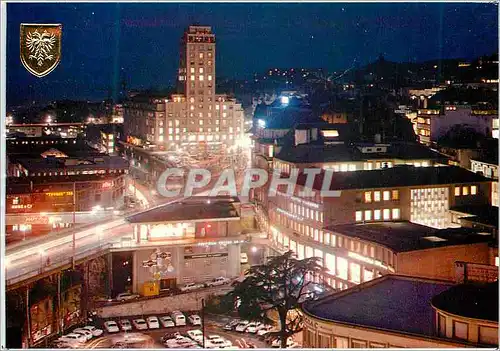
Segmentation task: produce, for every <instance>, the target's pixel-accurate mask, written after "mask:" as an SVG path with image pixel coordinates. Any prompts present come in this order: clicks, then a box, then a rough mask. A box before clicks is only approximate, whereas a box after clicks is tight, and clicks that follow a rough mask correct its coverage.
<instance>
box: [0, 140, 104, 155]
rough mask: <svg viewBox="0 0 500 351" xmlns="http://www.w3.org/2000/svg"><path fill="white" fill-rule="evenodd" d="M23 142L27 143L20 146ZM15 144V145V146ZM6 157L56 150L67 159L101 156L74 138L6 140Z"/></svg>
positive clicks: (83, 142)
mask: <svg viewBox="0 0 500 351" xmlns="http://www.w3.org/2000/svg"><path fill="white" fill-rule="evenodd" d="M23 141H25V142H27V143H25V144H22V142H23ZM16 142H17V144H16ZM6 148H7V155H8V156H9V158H12V157H13V156H17V157H33V156H39V155H41V154H43V153H44V152H46V151H48V150H51V149H56V150H59V151H60V152H62V153H64V154H66V155H68V156H69V157H79V156H83V155H85V156H91V155H102V153H101V152H100V151H98V150H96V149H94V148H93V147H90V146H89V145H88V144H87V143H86V141H85V140H83V139H75V138H66V139H62V138H35V137H33V138H26V139H23V140H8V141H7V143H6Z"/></svg>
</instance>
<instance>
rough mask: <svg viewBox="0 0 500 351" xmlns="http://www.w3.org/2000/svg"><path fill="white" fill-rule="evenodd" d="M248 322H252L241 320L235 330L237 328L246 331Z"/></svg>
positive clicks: (238, 330)
mask: <svg viewBox="0 0 500 351" xmlns="http://www.w3.org/2000/svg"><path fill="white" fill-rule="evenodd" d="M248 324H250V322H249V321H240V322H239V323H238V325H237V326H236V327H235V328H234V330H236V331H237V332H244V331H245V329H246V328H247V326H248Z"/></svg>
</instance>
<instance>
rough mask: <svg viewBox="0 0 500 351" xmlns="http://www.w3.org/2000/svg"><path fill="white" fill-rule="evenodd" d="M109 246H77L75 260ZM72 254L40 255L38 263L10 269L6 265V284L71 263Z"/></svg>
mask: <svg viewBox="0 0 500 351" xmlns="http://www.w3.org/2000/svg"><path fill="white" fill-rule="evenodd" d="M110 247H111V244H101V245H99V246H95V244H91V245H87V246H84V247H80V248H77V252H76V255H75V261H78V260H81V259H85V258H86V257H89V256H91V255H94V254H99V253H105V252H107V251H108V250H109V249H110ZM72 258H73V256H72V255H71V254H69V255H68V254H67V253H62V254H60V255H49V256H40V262H39V264H30V265H27V266H23V267H21V268H17V267H16V269H14V270H12V269H9V267H6V286H9V285H12V284H16V283H19V282H22V281H25V280H28V279H30V278H33V277H36V276H38V275H40V274H43V273H44V272H49V271H54V270H57V269H59V268H61V267H63V266H65V265H68V264H71V263H72V262H73V260H72Z"/></svg>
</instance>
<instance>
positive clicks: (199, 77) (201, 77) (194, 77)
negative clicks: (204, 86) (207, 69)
mask: <svg viewBox="0 0 500 351" xmlns="http://www.w3.org/2000/svg"><path fill="white" fill-rule="evenodd" d="M198 79H199V81H200V82H203V81H204V80H205V76H204V75H203V74H200V75H199V76H198ZM207 79H208V80H209V81H210V80H212V75H209V76H208V77H207ZM195 80H196V76H195V75H191V81H192V82H193V81H195Z"/></svg>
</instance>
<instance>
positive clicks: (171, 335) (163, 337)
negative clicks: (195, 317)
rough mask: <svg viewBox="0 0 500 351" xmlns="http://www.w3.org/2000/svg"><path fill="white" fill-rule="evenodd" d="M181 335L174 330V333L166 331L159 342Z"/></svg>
mask: <svg viewBox="0 0 500 351" xmlns="http://www.w3.org/2000/svg"><path fill="white" fill-rule="evenodd" d="M181 336H182V335H181V334H180V333H179V332H175V333H167V334H165V335H163V336H162V337H161V342H162V343H163V344H165V343H166V342H167V340H170V339H175V338H177V337H181Z"/></svg>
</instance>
